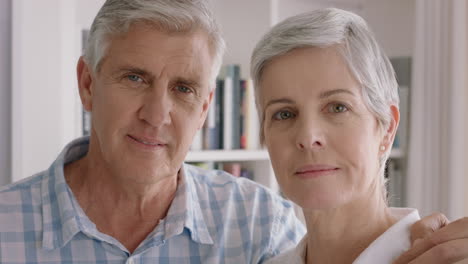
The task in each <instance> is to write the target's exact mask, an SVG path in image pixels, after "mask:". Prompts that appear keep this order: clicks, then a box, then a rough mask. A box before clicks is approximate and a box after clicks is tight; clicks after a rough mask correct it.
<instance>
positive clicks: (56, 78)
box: [12, 0, 79, 180]
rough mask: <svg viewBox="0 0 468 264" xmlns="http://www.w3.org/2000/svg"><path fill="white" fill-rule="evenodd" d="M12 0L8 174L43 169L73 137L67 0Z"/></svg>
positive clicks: (73, 38)
mask: <svg viewBox="0 0 468 264" xmlns="http://www.w3.org/2000/svg"><path fill="white" fill-rule="evenodd" d="M12 3H13V16H12V18H13V19H12V23H13V37H12V38H13V52H12V56H13V63H12V70H13V77H12V87H13V90H12V97H13V100H12V117H13V119H12V160H13V162H12V175H13V180H18V179H21V178H24V177H26V176H29V175H32V174H34V173H36V172H38V171H41V170H44V169H47V168H48V167H49V165H50V164H51V162H52V161H53V160H54V159H55V158H56V156H57V155H58V153H59V152H60V150H61V149H62V148H63V147H64V145H65V144H66V143H67V142H68V141H70V140H71V139H72V138H74V137H75V136H76V123H77V122H78V120H76V96H77V94H78V93H77V88H76V77H75V65H76V61H77V59H78V55H79V48H78V45H77V43H79V30H78V28H77V26H76V19H75V15H76V14H75V13H76V8H75V2H74V1H72V0H68V1H62V0H48V1H31V0H15V1H12Z"/></svg>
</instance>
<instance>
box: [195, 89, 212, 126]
mask: <svg viewBox="0 0 468 264" xmlns="http://www.w3.org/2000/svg"><path fill="white" fill-rule="evenodd" d="M214 91H215V89H211V91H210V94H209V95H208V97H207V98H206V100H205V102H203V108H202V113H201V116H200V123H199V124H198V129H201V128H202V127H203V124H204V123H205V120H206V116H207V114H208V111H209V109H210V105H211V102H212V101H213V95H214Z"/></svg>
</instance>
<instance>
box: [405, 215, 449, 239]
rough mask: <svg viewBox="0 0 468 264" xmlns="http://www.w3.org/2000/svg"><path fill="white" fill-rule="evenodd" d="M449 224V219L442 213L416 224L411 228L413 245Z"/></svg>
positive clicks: (425, 218) (427, 217)
mask: <svg viewBox="0 0 468 264" xmlns="http://www.w3.org/2000/svg"><path fill="white" fill-rule="evenodd" d="M448 223H449V220H448V219H447V217H445V215H443V214H440V213H435V214H432V215H429V216H426V217H424V218H423V219H421V220H420V221H418V222H416V223H414V225H412V226H411V229H410V233H411V236H410V240H411V244H414V243H415V242H416V240H419V239H423V238H425V237H428V236H429V235H430V234H432V233H433V232H434V231H436V230H438V229H440V228H442V227H444V226H446V225H447V224H448Z"/></svg>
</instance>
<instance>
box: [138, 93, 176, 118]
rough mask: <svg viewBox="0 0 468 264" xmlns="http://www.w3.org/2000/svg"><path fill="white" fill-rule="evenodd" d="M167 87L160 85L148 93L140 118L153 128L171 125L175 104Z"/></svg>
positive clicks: (145, 96)
mask: <svg viewBox="0 0 468 264" xmlns="http://www.w3.org/2000/svg"><path fill="white" fill-rule="evenodd" d="M169 92H170V91H169V90H168V88H167V87H165V86H163V85H160V86H158V87H152V88H151V89H150V90H148V91H147V92H146V94H145V95H144V99H143V105H142V107H141V109H140V111H139V118H140V119H142V120H144V121H145V122H146V123H148V124H149V125H150V126H152V127H160V126H163V125H167V124H169V123H171V112H172V108H173V102H172V101H171V97H170V94H169Z"/></svg>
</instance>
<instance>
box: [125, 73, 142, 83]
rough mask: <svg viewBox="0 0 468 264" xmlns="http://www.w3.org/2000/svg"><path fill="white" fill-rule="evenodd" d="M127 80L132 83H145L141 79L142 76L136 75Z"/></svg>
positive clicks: (128, 76)
mask: <svg viewBox="0 0 468 264" xmlns="http://www.w3.org/2000/svg"><path fill="white" fill-rule="evenodd" d="M127 79H128V80H130V81H132V82H143V79H141V78H140V76H138V75H135V74H130V75H127Z"/></svg>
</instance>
